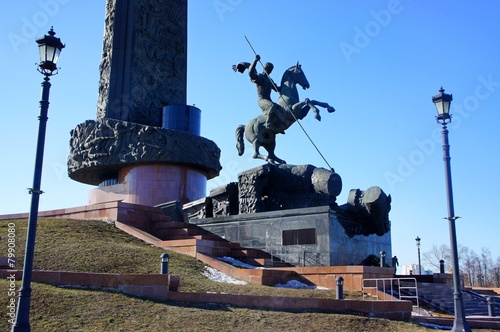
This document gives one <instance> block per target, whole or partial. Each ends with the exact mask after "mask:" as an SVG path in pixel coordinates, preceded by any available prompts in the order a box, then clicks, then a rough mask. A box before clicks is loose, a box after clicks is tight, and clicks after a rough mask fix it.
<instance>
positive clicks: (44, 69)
mask: <svg viewBox="0 0 500 332" xmlns="http://www.w3.org/2000/svg"><path fill="white" fill-rule="evenodd" d="M55 34H56V33H55V32H54V28H53V27H51V28H50V31H49V32H48V34H47V35H44V36H43V37H41V38H38V39H37V40H36V42H37V44H38V50H39V52H40V64H39V65H38V71H39V72H40V73H42V74H43V75H45V76H51V75H55V74H57V60H59V54H60V53H61V50H62V49H63V48H64V47H65V45H64V44H63V43H62V42H61V39H59V38H57V37H55Z"/></svg>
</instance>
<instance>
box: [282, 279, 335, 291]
mask: <svg viewBox="0 0 500 332" xmlns="http://www.w3.org/2000/svg"><path fill="white" fill-rule="evenodd" d="M274 287H280V288H300V289H328V288H324V287H317V286H309V285H306V284H304V283H302V282H300V281H297V280H289V281H288V282H287V283H286V284H276V285H274Z"/></svg>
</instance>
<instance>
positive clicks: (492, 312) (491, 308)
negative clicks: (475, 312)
mask: <svg viewBox="0 0 500 332" xmlns="http://www.w3.org/2000/svg"><path fill="white" fill-rule="evenodd" d="M486 303H488V316H490V317H495V300H494V299H493V298H492V297H491V296H488V297H487V298H486Z"/></svg>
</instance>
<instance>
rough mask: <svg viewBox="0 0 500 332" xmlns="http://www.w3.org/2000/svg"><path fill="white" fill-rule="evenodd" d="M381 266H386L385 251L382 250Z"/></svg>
mask: <svg viewBox="0 0 500 332" xmlns="http://www.w3.org/2000/svg"><path fill="white" fill-rule="evenodd" d="M380 267H385V251H383V250H382V251H381V252H380Z"/></svg>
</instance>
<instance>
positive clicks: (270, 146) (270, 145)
mask: <svg viewBox="0 0 500 332" xmlns="http://www.w3.org/2000/svg"><path fill="white" fill-rule="evenodd" d="M262 146H263V147H264V149H266V150H267V153H268V155H267V161H268V162H270V163H278V164H286V161H284V160H283V159H280V158H278V157H276V155H275V154H274V149H275V148H276V140H273V141H270V142H269V143H268V144H265V145H262Z"/></svg>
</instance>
